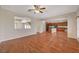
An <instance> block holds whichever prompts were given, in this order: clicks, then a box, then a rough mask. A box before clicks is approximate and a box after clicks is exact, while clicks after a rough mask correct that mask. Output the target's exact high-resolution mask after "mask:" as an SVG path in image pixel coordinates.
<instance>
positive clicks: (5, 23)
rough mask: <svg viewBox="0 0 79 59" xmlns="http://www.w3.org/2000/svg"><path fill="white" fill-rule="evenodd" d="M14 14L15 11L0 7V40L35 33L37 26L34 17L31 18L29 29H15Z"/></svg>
mask: <svg viewBox="0 0 79 59" xmlns="http://www.w3.org/2000/svg"><path fill="white" fill-rule="evenodd" d="M14 16H16V14H15V13H13V12H10V11H8V10H4V9H0V42H2V41H6V40H10V39H15V38H19V37H23V36H28V35H32V34H36V31H37V26H36V20H35V19H31V20H32V22H31V27H32V28H31V29H30V30H25V29H20V30H15V29H14ZM17 16H19V15H17Z"/></svg>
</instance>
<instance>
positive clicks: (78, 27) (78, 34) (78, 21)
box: [77, 17, 79, 39]
mask: <svg viewBox="0 0 79 59" xmlns="http://www.w3.org/2000/svg"><path fill="white" fill-rule="evenodd" d="M77 38H78V39H79V17H78V18H77Z"/></svg>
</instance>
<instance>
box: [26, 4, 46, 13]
mask: <svg viewBox="0 0 79 59" xmlns="http://www.w3.org/2000/svg"><path fill="white" fill-rule="evenodd" d="M45 9H46V8H45V7H43V8H41V7H40V5H34V6H33V9H28V11H29V12H30V11H34V13H43V10H45Z"/></svg>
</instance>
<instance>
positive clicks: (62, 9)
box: [1, 5, 79, 19]
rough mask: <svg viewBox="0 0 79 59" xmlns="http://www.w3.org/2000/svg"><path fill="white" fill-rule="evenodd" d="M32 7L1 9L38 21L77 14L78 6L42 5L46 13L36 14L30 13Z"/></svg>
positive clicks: (18, 6) (11, 6) (6, 6)
mask: <svg viewBox="0 0 79 59" xmlns="http://www.w3.org/2000/svg"><path fill="white" fill-rule="evenodd" d="M32 7H33V6H32V5H2V6H1V8H4V9H7V10H10V11H12V12H16V13H17V14H21V15H23V16H28V17H30V18H37V19H47V18H49V17H53V16H58V15H63V14H67V13H71V12H76V11H77V9H78V7H79V6H78V5H41V7H46V10H44V13H39V14H34V12H33V11H31V12H28V9H31V8H32Z"/></svg>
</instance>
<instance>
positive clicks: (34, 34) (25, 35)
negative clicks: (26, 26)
mask: <svg viewBox="0 0 79 59" xmlns="http://www.w3.org/2000/svg"><path fill="white" fill-rule="evenodd" d="M36 34H37V33H32V34H29V35H24V36H20V37H15V38H9V39H3V40H1V41H0V43H2V42H4V41H8V40H14V39H19V38H23V37H26V36H31V35H36Z"/></svg>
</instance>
